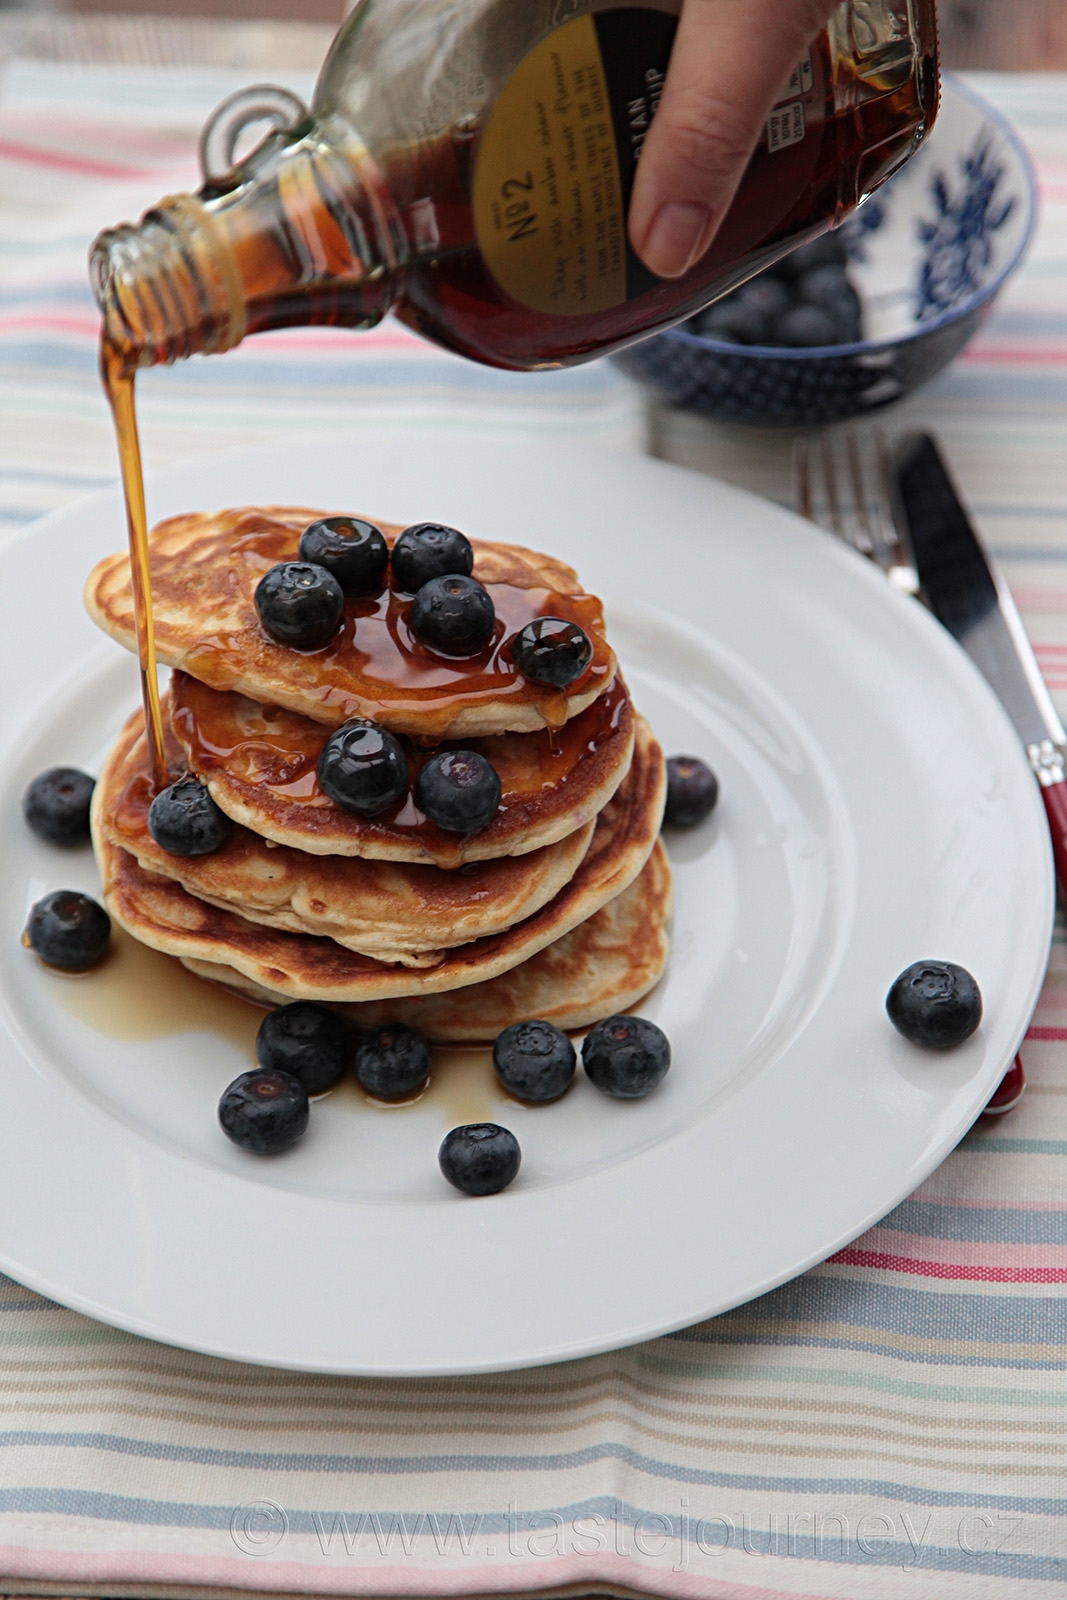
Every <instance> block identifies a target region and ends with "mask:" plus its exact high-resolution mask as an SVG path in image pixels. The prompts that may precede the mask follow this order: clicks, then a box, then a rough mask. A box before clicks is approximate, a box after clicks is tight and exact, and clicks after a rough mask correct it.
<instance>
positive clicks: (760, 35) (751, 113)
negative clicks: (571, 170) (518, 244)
mask: <svg viewBox="0 0 1067 1600" xmlns="http://www.w3.org/2000/svg"><path fill="white" fill-rule="evenodd" d="M835 3H836V0H684V3H683V6H682V14H681V17H680V19H679V22H678V32H677V34H676V36H675V41H674V48H673V50H672V51H671V63H670V66H669V68H668V70H667V83H666V86H665V88H664V91H663V97H662V99H661V100H660V103H659V108H658V110H657V111H656V115H655V118H654V120H653V123H652V127H651V128H650V129H649V132H648V136H647V138H646V139H645V142H644V146H643V148H642V151H641V160H640V163H639V165H638V168H637V178H636V181H635V183H634V189H633V196H632V198H631V201H630V218H629V228H630V242H631V244H632V245H633V247H634V249H635V250H636V251H637V254H638V255H639V256H640V257H641V260H642V261H643V262H644V263H645V265H646V267H648V268H649V269H650V270H651V271H652V272H654V273H655V274H656V276H657V277H660V278H680V277H681V276H682V274H683V273H684V272H686V271H688V269H689V268H690V267H691V266H692V265H693V263H694V262H695V261H698V260H699V259H700V257H701V256H702V255H703V254H704V252H705V250H706V249H707V248H708V245H709V244H710V243H711V241H712V239H713V238H714V236H715V232H716V229H717V228H718V226H719V223H720V222H721V221H722V219H723V217H724V216H725V214H726V211H727V210H728V208H729V205H730V202H731V200H732V199H733V197H734V192H735V190H736V189H737V185H738V183H739V182H740V181H741V177H742V174H743V173H744V170H745V167H746V165H747V163H748V158H749V156H750V155H751V154H752V151H753V150H754V149H755V146H756V141H757V140H758V138H759V135H760V131H761V129H762V127H763V124H764V122H765V121H766V118H767V113H768V112H769V111H770V109H771V107H772V106H773V105H774V103H775V101H776V100H777V98H778V96H779V94H780V92H781V89H782V85H783V84H784V83H785V82H786V80H787V79H788V77H789V74H790V72H791V71H792V70H793V68H794V67H795V66H796V64H797V62H798V61H799V60H800V58H801V57H802V56H803V54H804V51H805V49H806V48H807V46H808V45H809V44H810V43H811V41H812V39H813V38H814V37H815V35H816V34H817V33H818V31H819V29H820V28H821V27H822V25H823V23H824V22H825V21H826V19H827V17H828V16H829V15H830V13H831V12H832V11H833V10H834V9H835Z"/></svg>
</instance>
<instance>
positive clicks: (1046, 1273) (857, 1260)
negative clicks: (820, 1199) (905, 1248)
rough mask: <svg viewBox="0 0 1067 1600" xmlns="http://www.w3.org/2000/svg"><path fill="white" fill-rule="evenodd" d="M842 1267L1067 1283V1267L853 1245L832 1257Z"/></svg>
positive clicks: (965, 1278) (976, 1280)
mask: <svg viewBox="0 0 1067 1600" xmlns="http://www.w3.org/2000/svg"><path fill="white" fill-rule="evenodd" d="M830 1260H831V1262H836V1263H837V1264H838V1265H839V1266H842V1267H873V1268H875V1269H876V1270H877V1271H879V1272H908V1273H911V1274H912V1275H913V1276H914V1277H919V1278H947V1279H952V1280H955V1281H961V1282H962V1281H966V1282H970V1283H1067V1267H980V1266H968V1265H964V1264H958V1263H956V1262H940V1261H917V1260H916V1259H915V1258H914V1257H913V1256H902V1255H890V1254H888V1253H887V1252H885V1251H882V1250H860V1249H857V1248H856V1246H855V1245H849V1246H848V1248H847V1249H845V1250H839V1251H838V1252H837V1254H836V1255H835V1256H831V1257H830Z"/></svg>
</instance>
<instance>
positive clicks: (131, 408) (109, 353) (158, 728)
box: [100, 338, 168, 793]
mask: <svg viewBox="0 0 1067 1600" xmlns="http://www.w3.org/2000/svg"><path fill="white" fill-rule="evenodd" d="M100 372H101V376H102V378H103V382H104V390H105V392H106V394H107V398H108V402H109V404H110V406H111V412H112V415H113V417H114V419H115V437H116V440H117V443H118V452H119V465H120V468H121V472H122V492H123V496H124V497H125V501H126V529H127V533H128V536H129V541H130V571H131V574H132V578H133V608H134V619H135V622H136V627H137V656H138V660H139V662H140V667H141V699H142V702H143V704H144V718H145V732H146V734H147V737H148V749H149V754H150V756H151V760H152V780H153V784H154V786H155V789H156V792H157V793H158V791H159V790H160V789H165V788H166V786H167V782H168V777H167V758H166V756H165V754H164V750H163V712H162V709H161V707H160V703H159V676H158V673H157V671H156V640H155V630H154V628H153V625H152V576H151V571H150V569H149V553H148V518H147V514H146V510H145V496H144V473H143V470H142V467H141V442H140V438H139V436H138V432H137V411H136V406H135V403H134V392H133V383H134V373H133V369H132V368H131V367H130V366H129V365H128V363H127V359H126V357H125V356H124V354H123V352H122V351H121V350H118V349H116V347H115V346H114V345H113V344H111V343H110V342H109V341H108V340H107V339H106V338H105V339H104V340H103V341H102V342H101V347H100Z"/></svg>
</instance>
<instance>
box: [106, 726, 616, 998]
mask: <svg viewBox="0 0 1067 1600" xmlns="http://www.w3.org/2000/svg"><path fill="white" fill-rule="evenodd" d="M151 798H152V789H151V772H150V761H149V756H148V746H147V741H146V740H145V736H144V716H143V714H142V713H141V712H140V711H135V712H134V714H133V716H132V717H130V719H129V721H128V722H127V724H126V726H125V728H124V729H123V731H122V733H121V734H120V735H119V739H118V742H117V743H116V745H115V747H114V749H113V750H112V752H111V754H110V755H109V756H108V759H107V761H106V762H105V763H104V767H103V770H102V771H101V773H100V776H99V778H98V779H97V783H96V788H95V790H94V793H93V831H94V833H95V834H96V835H97V836H98V837H100V838H103V839H106V840H108V841H109V842H110V843H111V844H115V845H119V846H121V847H122V849H124V850H127V851H128V852H129V853H130V854H131V855H132V856H134V857H135V858H136V860H137V862H138V863H139V865H140V866H141V867H142V868H144V870H145V871H146V872H150V873H157V874H159V875H160V876H162V877H167V878H171V879H173V880H174V881H175V882H176V883H180V884H181V885H182V887H183V888H184V889H187V890H188V891H189V893H190V894H193V895H196V896H197V897H198V898H199V899H201V900H206V901H207V902H208V904H209V905H212V906H218V907H221V908H222V909H223V910H229V911H237V912H239V913H240V915H241V916H243V917H246V918H248V919H249V920H250V921H252V922H257V923H262V924H263V925H264V926H265V927H268V928H281V929H286V930H288V931H289V932H291V933H309V934H316V935H318V936H320V937H326V938H330V939H334V940H336V942H337V943H338V944H341V945H344V947H345V948H346V949H347V950H356V951H361V952H363V953H364V954H367V955H371V956H374V957H375V958H376V959H377V960H379V961H386V962H390V963H392V962H399V963H401V964H402V965H404V966H412V967H428V966H435V965H437V964H438V963H439V962H440V961H442V960H443V958H444V952H445V950H446V949H449V948H451V947H452V946H455V945H460V944H466V943H469V942H470V941H471V940H472V939H478V938H482V937H484V936H485V935H487V934H493V933H499V932H501V931H502V930H503V929H504V928H509V927H511V926H512V925H513V924H514V923H516V922H520V921H522V920H523V919H524V918H526V917H529V916H531V915H532V914H533V913H534V912H535V911H538V910H540V908H541V907H542V906H543V905H546V904H547V903H548V901H549V900H551V899H552V898H553V897H554V896H555V895H556V894H558V893H559V891H560V890H561V889H562V888H563V887H564V885H565V884H567V883H569V882H570V880H571V878H572V877H573V876H574V873H575V872H576V871H577V869H578V866H579V864H580V862H581V859H582V857H583V856H584V855H585V852H586V850H587V848H588V846H589V842H590V840H591V838H592V836H593V828H594V825H595V824H594V823H593V822H592V821H589V822H587V823H586V825H585V827H584V828H579V829H578V830H577V831H576V832H575V833H572V834H570V835H569V836H568V837H567V838H566V839H564V840H563V841H562V842H561V843H559V844H554V845H548V846H546V847H545V848H544V849H543V850H537V851H534V852H533V853H532V854H529V855H523V856H504V857H502V858H501V859H500V860H498V861H486V862H483V863H478V864H476V865H474V866H472V867H468V868H466V869H465V870H462V871H459V872H443V871H442V870H441V869H440V868H439V867H426V866H407V865H397V864H395V863H393V862H390V861H364V860H361V859H360V858H359V857H352V856H349V857H345V858H342V859H339V860H337V859H334V860H330V859H326V858H324V857H323V856H312V855H308V854H306V853H305V852H304V851H302V850H291V849H288V848H287V847H285V846H284V845H283V846H273V847H272V846H271V845H269V844H268V843H267V842H266V841H265V840H263V839H260V838H258V837H257V835H256V834H254V833H250V832H249V831H248V829H247V828H241V827H238V828H235V829H234V831H233V834H232V835H231V837H230V839H229V840H228V841H227V843H226V844H225V845H224V846H223V847H222V849H221V850H216V851H215V852H214V853H213V854H211V855H207V856H194V857H189V856H175V855H170V854H169V853H168V852H167V851H166V850H163V849H161V847H160V846H159V845H158V844H156V842H155V840H154V839H153V838H152V835H151V834H150V833H149V831H148V808H149V805H150V803H151Z"/></svg>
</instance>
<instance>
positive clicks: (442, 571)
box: [392, 522, 474, 594]
mask: <svg viewBox="0 0 1067 1600" xmlns="http://www.w3.org/2000/svg"><path fill="white" fill-rule="evenodd" d="M392 561H393V587H394V588H396V589H402V590H404V592H405V593H406V594H417V592H418V591H419V590H420V589H421V588H422V586H423V584H424V583H429V581H430V579H431V578H445V577H447V576H448V575H449V573H459V574H460V575H461V576H463V577H465V578H469V577H470V575H471V573H472V572H473V570H474V551H473V549H472V548H471V542H470V540H469V539H467V538H466V537H465V536H464V535H463V534H462V533H460V531H459V529H458V528H448V527H446V526H445V525H444V524H443V523H441V522H416V523H415V524H414V525H413V526H412V527H410V528H405V529H404V531H403V533H402V534H401V535H400V537H399V539H398V540H397V541H396V543H395V544H394V546H393V556H392Z"/></svg>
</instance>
